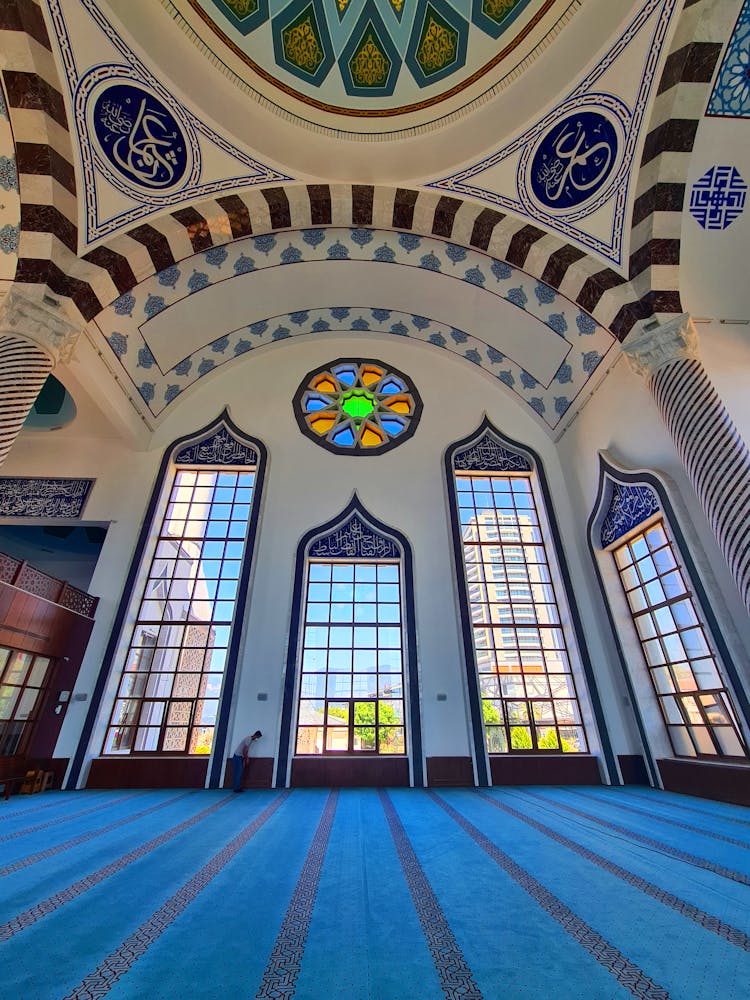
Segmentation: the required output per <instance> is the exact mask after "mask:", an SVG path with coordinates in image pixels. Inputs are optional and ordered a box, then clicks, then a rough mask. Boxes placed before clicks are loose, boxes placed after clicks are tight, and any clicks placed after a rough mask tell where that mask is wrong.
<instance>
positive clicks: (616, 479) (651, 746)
mask: <svg viewBox="0 0 750 1000" xmlns="http://www.w3.org/2000/svg"><path fill="white" fill-rule="evenodd" d="M664 479H665V480H666V477H664ZM615 486H620V487H631V486H635V487H638V486H645V487H647V488H648V489H649V490H651V492H652V493H653V494H654V495H655V497H656V500H657V502H658V507H659V510H658V511H656V512H655V513H652V512H647V513H645V514H644V516H643V518H642V520H641V521H640V523H639V525H635V526H633V527H642V526H644V525H648V524H649V523H650V521H651V520H653V519H654V518H655V517H657V516H661V515H663V517H664V520H665V524H666V530H667V534H668V537H669V538H670V539H671V541H672V543H673V544H674V545H675V547H676V551H677V552H678V553H679V561H680V563H681V564H682V565H684V566H685V568H686V571H687V575H688V577H689V580H690V583H691V589H692V592H693V595H694V599H695V602H696V605H697V614H698V616H699V618H700V620H701V621H702V623H703V625H704V627H705V628H706V630H707V635H708V636H709V637H710V641H711V643H712V645H713V648H714V650H715V651H716V652H717V653H718V659H719V662H720V665H721V676H722V678H723V681H724V684H725V686H726V687H727V689H728V691H729V692H730V694H731V695H732V696H733V698H734V706H735V714H736V716H737V720H738V723H739V729H740V732H741V733H742V736H743V738H744V741H745V743H746V745H747V744H750V691H748V690H747V689H746V687H745V685H744V684H743V681H742V678H741V676H740V674H739V672H738V670H737V666H736V663H735V659H738V658H741V657H742V656H743V655H746V654H745V651H744V644H743V642H742V639H741V637H740V636H739V635H738V634H737V633H736V631H735V626H734V622H733V621H732V618H731V616H730V613H729V611H728V609H727V608H726V607H725V605H724V603H723V598H722V596H721V592H720V590H719V587H718V584H717V582H716V580H715V579H714V577H713V573H712V570H711V567H710V564H709V562H708V559H707V557H706V555H705V553H704V552H703V549H702V543H701V540H700V538H699V537H698V534H697V532H696V531H695V529H694V528H693V527H692V525H691V521H690V518H689V515H688V513H687V510H686V509H685V507H684V506H683V504H682V501H681V499H680V497H679V494H677V493H676V490H675V488H674V486H673V485H672V484H671V483H670V481H669V480H666V481H662V477H661V476H660V475H659V474H658V473H656V472H655V471H653V470H648V469H629V468H627V467H625V466H623V465H620V464H618V463H617V462H616V460H615V459H614V457H613V456H612V455H610V453H609V452H607V451H600V452H599V482H598V487H597V494H596V499H595V501H594V504H593V507H592V510H591V514H590V516H589V520H588V526H587V541H588V545H589V552H590V554H591V559H592V563H593V566H594V570H595V574H596V578H597V582H598V584H599V590H600V594H601V597H602V601H603V604H604V608H605V613H606V615H607V620H608V622H609V631H610V635H611V641H612V644H613V647H614V652H615V653H616V656H617V659H618V660H619V663H620V668H621V671H622V673H621V678H622V681H623V682H624V685H625V689H626V691H627V696H626V697H624V698H623V701H624V703H625V705H626V706H628V708H629V710H630V711H631V712H632V714H633V718H634V721H635V724H636V727H637V732H638V735H639V736H640V744H641V746H640V748H639V750H642V753H643V761H644V764H645V767H646V771H647V773H648V777H649V780H650V783H651V784H652V785H653V786H655V787H660V786H661V784H662V779H661V772H660V770H659V765H658V763H657V761H658V760H659V759H661V758H670V757H672V754H673V751H672V746H671V742H670V740H669V737H668V735H667V732H666V727H665V726H664V725H663V716H662V712H661V707H660V706H659V705H658V704H657V698H656V694H655V692H654V688H653V685H652V683H651V679H650V677H648V676H647V673H648V670H647V667H646V664H645V660H644V657H643V653H642V650H641V644H640V641H639V639H638V635H637V632H636V628H635V626H634V624H633V623H632V620H631V617H630V607H629V604H628V602H627V600H626V597H625V593H624V591H623V588H622V586H621V584H620V580H619V573H618V571H617V567H616V565H615V561H614V559H613V558H612V556H611V553H610V552H609V551H607V550H608V549H609V548H610V547H611V543H608V544H606V545H604V544H603V543H602V538H601V533H602V526H603V525H604V522H605V520H606V518H607V517H608V515H609V513H610V510H611V504H612V491H613V489H614V487H615ZM627 533H628V532H627V530H626V531H623V533H622V535H621V536H620V537H625V535H626V534H627ZM617 540H618V539H615V540H614V542H616V541H617ZM698 565H700V572H699V570H698ZM704 577H705V579H704ZM714 605H715V606H714ZM623 622H625V623H626V624H625V626H623ZM677 759H679V760H680V761H685V762H689V761H691V760H695V761H698V760H700V761H705V762H709V763H713V764H717V763H720V762H721V758H718V759H717V758H716V757H715V756H710V757H707V758H693V757H680V758H677Z"/></svg>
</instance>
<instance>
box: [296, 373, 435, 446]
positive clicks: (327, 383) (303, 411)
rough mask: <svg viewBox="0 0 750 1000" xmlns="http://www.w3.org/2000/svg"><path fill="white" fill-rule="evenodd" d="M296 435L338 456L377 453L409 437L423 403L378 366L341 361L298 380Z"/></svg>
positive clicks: (403, 381) (407, 384)
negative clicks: (299, 434) (299, 432)
mask: <svg viewBox="0 0 750 1000" xmlns="http://www.w3.org/2000/svg"><path fill="white" fill-rule="evenodd" d="M293 405H294V415H295V416H296V418H297V423H298V424H299V427H300V430H301V431H302V433H303V434H305V435H306V436H307V437H309V438H311V439H312V440H313V441H315V442H316V443H317V444H320V445H322V446H323V447H324V448H326V449H328V451H332V452H335V453H336V454H339V455H373V454H381V453H382V452H384V451H389V450H390V449H391V448H395V447H396V445H399V444H401V442H402V441H406V440H407V439H408V438H410V437H411V436H412V434H413V433H414V431H415V430H416V427H417V423H418V422H419V418H420V416H421V413H422V400H421V399H420V398H419V394H418V393H417V390H416V389H415V388H414V386H413V385H412V384H411V381H410V380H409V379H408V378H407V377H406V375H404V374H403V373H402V372H400V371H397V370H396V369H395V368H391V367H390V366H388V365H384V364H383V363H382V361H370V360H367V361H365V360H362V359H361V358H357V359H351V358H340V359H339V360H338V361H334V362H332V363H331V364H330V365H325V366H324V367H322V368H317V369H316V370H315V371H314V372H310V373H309V375H306V376H305V378H304V379H303V380H302V383H301V384H300V387H299V388H298V389H297V392H296V393H295V396H294V403H293Z"/></svg>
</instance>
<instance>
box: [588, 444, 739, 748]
mask: <svg viewBox="0 0 750 1000" xmlns="http://www.w3.org/2000/svg"><path fill="white" fill-rule="evenodd" d="M662 493H663V491H662V490H659V489H657V480H656V478H655V477H651V476H647V475H646V474H640V475H638V474H628V473H624V472H623V471H622V470H616V469H615V468H614V467H613V466H611V465H609V464H608V463H606V462H605V461H604V459H602V469H601V480H600V488H599V500H598V504H597V508H596V512H595V515H594V517H593V518H592V535H593V541H594V545H595V548H596V549H598V551H599V552H600V553H601V554H602V556H603V557H604V559H605V561H608V568H609V571H608V572H605V574H604V578H605V579H606V580H607V582H608V583H609V586H607V587H605V590H606V591H607V596H608V598H609V600H610V604H611V605H612V608H613V611H614V615H613V617H614V618H615V620H616V621H617V623H618V626H619V628H620V632H621V638H622V639H624V642H623V644H622V645H623V647H624V648H625V651H626V656H625V658H626V660H630V661H631V662H630V663H629V678H630V681H631V690H633V692H634V696H635V699H636V703H638V702H640V703H641V706H642V708H643V707H644V703H645V702H650V701H652V700H655V702H656V704H657V705H658V709H659V713H660V715H661V719H662V722H663V725H664V729H665V732H666V734H667V736H668V739H669V746H670V749H671V752H672V753H673V754H674V755H675V756H677V757H707V758H714V759H716V758H721V757H730V758H731V757H738V758H744V757H747V756H748V748H747V742H746V740H745V737H744V735H743V732H742V726H741V723H740V716H739V712H738V706H737V704H736V702H735V697H734V696H733V695H732V693H731V692H730V690H729V686H728V683H727V680H726V679H725V676H724V673H725V670H726V668H727V666H729V670H730V671H733V666H732V664H731V657H730V655H729V651H728V650H727V648H726V646H725V645H724V643H723V640H721V639H720V640H719V643H717V641H716V639H717V635H716V633H715V632H714V631H713V630H712V629H711V628H710V627H709V622H710V620H711V618H712V615H711V614H710V613H709V614H707V613H706V612H707V604H706V600H705V594H704V592H703V588H702V585H701V584H700V582H699V581H698V578H697V573H696V570H695V566H694V565H693V564H692V560H691V559H690V557H689V553H688V552H687V546H686V545H685V543H684V539H682V537H681V534H680V533H679V530H678V529H677V526H676V522H675V521H674V518H673V517H670V512H669V510H668V509H667V508H668V504H667V502H666V495H662ZM615 581H619V587H618V585H617V582H615ZM701 595H703V600H702V599H701ZM621 611H624V612H625V613H624V614H622V613H621ZM623 622H626V625H627V624H629V628H627V631H626V630H625V629H626V626H623ZM720 646H721V647H723V649H722V650H721V652H720V648H719V647H720ZM637 650H639V652H637ZM631 651H632V653H631ZM639 653H640V655H639ZM636 657H637V660H636ZM646 676H647V677H648V687H646V686H645V685H644V683H643V681H645V678H646ZM738 694H740V697H741V698H742V697H744V693H743V692H742V691H741V688H740V690H739V691H738ZM649 723H650V724H651V726H653V717H652V718H650V719H649ZM644 728H645V729H648V728H649V727H644ZM649 738H650V739H651V740H653V733H650V734H649V736H647V737H646V741H648V739H649Z"/></svg>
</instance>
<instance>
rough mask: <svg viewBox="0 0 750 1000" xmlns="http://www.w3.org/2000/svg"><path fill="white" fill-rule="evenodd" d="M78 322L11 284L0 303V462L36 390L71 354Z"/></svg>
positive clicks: (9, 446)
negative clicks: (29, 296)
mask: <svg viewBox="0 0 750 1000" xmlns="http://www.w3.org/2000/svg"><path fill="white" fill-rule="evenodd" d="M80 332H81V328H80V327H78V326H75V325H74V324H73V323H70V322H69V321H68V320H67V319H66V318H65V316H63V315H61V314H59V313H58V312H57V311H55V310H53V308H52V307H50V306H47V305H45V304H44V303H42V302H40V301H36V300H33V299H31V298H28V297H27V296H25V295H23V294H21V293H19V292H18V291H17V290H16V289H14V288H11V290H10V291H9V292H8V294H7V295H6V296H5V298H4V299H3V300H2V303H1V304H0V466H2V465H3V463H4V462H5V459H6V457H7V455H8V452H9V451H10V449H11V448H12V447H13V443H14V442H15V440H16V437H17V436H18V432H19V431H20V430H21V428H22V427H23V423H24V421H25V420H26V417H27V416H28V414H29V410H30V409H31V407H32V406H33V405H34V403H35V401H36V398H37V396H38V395H39V390H40V389H41V388H42V386H43V385H44V382H45V380H46V378H47V376H48V375H49V373H50V372H51V371H52V369H53V368H54V367H55V365H56V364H57V363H58V362H59V361H67V360H68V358H69V357H70V355H71V353H72V351H73V347H74V346H75V342H76V340H77V339H78V335H79V333H80Z"/></svg>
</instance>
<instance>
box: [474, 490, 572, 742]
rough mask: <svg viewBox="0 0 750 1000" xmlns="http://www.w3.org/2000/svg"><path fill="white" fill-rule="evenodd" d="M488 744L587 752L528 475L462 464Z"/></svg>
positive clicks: (477, 647)
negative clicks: (480, 469)
mask: <svg viewBox="0 0 750 1000" xmlns="http://www.w3.org/2000/svg"><path fill="white" fill-rule="evenodd" d="M456 489H457V496H458V505H459V517H460V522H461V534H462V542H463V555H464V568H465V571H466V583H467V591H468V595H469V606H470V614H471V619H472V632H473V640H474V653H475V657H476V663H477V670H478V672H479V687H480V696H481V699H482V714H483V719H484V727H485V738H486V741H487V749H488V751H489V753H491V754H494V753H509V752H513V753H521V752H524V751H527V752H528V751H531V752H534V753H539V752H541V751H551V752H557V753H560V752H561V751H562V752H564V753H586V752H587V749H588V747H587V743H586V735H585V732H584V729H583V723H582V719H581V713H580V708H579V705H578V698H577V695H576V690H575V683H574V680H573V675H572V672H571V668H570V660H569V657H568V651H567V646H566V643H565V637H564V635H563V631H562V628H561V625H560V612H559V608H558V605H557V599H556V596H555V590H554V587H553V585H552V578H551V575H550V570H549V561H548V558H547V551H546V546H545V543H544V538H543V536H542V532H541V527H540V525H539V517H538V513H537V509H536V504H535V501H534V494H533V492H532V489H531V482H530V479H529V477H528V476H508V475H503V474H489V475H488V474H485V473H482V474H472V473H456Z"/></svg>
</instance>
